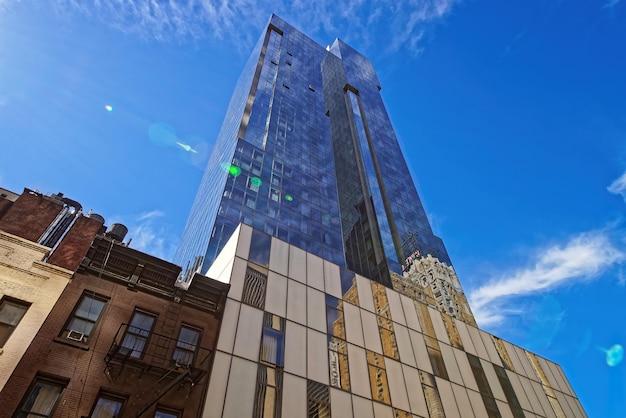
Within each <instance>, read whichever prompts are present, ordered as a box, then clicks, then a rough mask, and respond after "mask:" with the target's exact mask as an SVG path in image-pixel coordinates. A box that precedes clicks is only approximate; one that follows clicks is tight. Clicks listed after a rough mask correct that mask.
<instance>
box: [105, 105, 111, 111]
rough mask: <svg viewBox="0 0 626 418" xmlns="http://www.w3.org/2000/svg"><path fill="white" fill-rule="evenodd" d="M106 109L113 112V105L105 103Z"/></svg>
mask: <svg viewBox="0 0 626 418" xmlns="http://www.w3.org/2000/svg"><path fill="white" fill-rule="evenodd" d="M104 109H105V110H106V111H107V112H112V111H113V106H111V105H105V106H104Z"/></svg>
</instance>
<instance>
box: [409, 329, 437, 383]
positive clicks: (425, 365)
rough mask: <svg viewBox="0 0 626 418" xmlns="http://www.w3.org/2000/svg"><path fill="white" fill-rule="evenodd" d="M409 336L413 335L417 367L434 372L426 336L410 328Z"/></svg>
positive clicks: (412, 342) (412, 341) (412, 340)
mask: <svg viewBox="0 0 626 418" xmlns="http://www.w3.org/2000/svg"><path fill="white" fill-rule="evenodd" d="M409 336H410V337H411V344H412V345H413V353H414V354H415V361H416V362H417V368H418V369H420V370H423V371H425V372H428V373H430V374H432V373H433V368H432V365H431V364H430V357H429V356H428V350H427V349H426V343H425V342H424V337H423V336H422V334H420V333H419V332H415V331H413V330H409Z"/></svg>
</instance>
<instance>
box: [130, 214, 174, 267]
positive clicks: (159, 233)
mask: <svg viewBox="0 0 626 418" xmlns="http://www.w3.org/2000/svg"><path fill="white" fill-rule="evenodd" d="M164 216H165V214H164V213H163V212H162V211H159V210H153V211H150V212H145V213H142V214H140V215H139V216H137V217H136V218H135V219H134V221H132V223H126V226H128V235H127V236H126V238H127V240H128V239H132V241H131V243H130V247H132V248H134V249H136V250H139V251H143V252H145V253H148V254H150V255H153V256H155V257H158V258H162V259H164V260H171V259H172V256H173V255H174V250H175V249H176V244H177V243H178V238H177V237H176V236H174V234H173V233H172V232H171V231H170V225H169V224H168V223H166V222H162V221H161V218H164Z"/></svg>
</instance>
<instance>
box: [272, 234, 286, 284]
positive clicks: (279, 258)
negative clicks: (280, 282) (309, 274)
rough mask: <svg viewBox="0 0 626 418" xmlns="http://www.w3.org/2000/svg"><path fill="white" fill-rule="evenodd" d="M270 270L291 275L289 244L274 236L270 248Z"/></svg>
mask: <svg viewBox="0 0 626 418" xmlns="http://www.w3.org/2000/svg"><path fill="white" fill-rule="evenodd" d="M269 267H270V270H272V271H275V272H276V273H278V274H280V275H283V276H288V275H289V244H287V243H286V242H285V241H281V240H279V239H277V238H272V247H271V249H270V266H269Z"/></svg>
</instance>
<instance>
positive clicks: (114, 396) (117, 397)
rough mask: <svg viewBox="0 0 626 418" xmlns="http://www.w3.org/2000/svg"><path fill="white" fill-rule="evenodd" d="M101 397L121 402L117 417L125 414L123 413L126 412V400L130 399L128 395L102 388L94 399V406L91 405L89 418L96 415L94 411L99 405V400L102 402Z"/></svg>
mask: <svg viewBox="0 0 626 418" xmlns="http://www.w3.org/2000/svg"><path fill="white" fill-rule="evenodd" d="M101 399H104V400H109V401H114V402H118V403H120V404H121V405H120V410H119V411H118V413H117V415H116V417H122V416H123V415H122V414H123V412H124V406H126V402H127V401H128V395H125V394H121V393H115V392H111V391H108V390H102V389H100V391H99V392H98V396H97V397H96V399H95V400H94V403H93V406H92V407H91V411H90V412H89V418H93V417H94V413H95V412H96V408H97V407H98V402H100V400H101Z"/></svg>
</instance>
